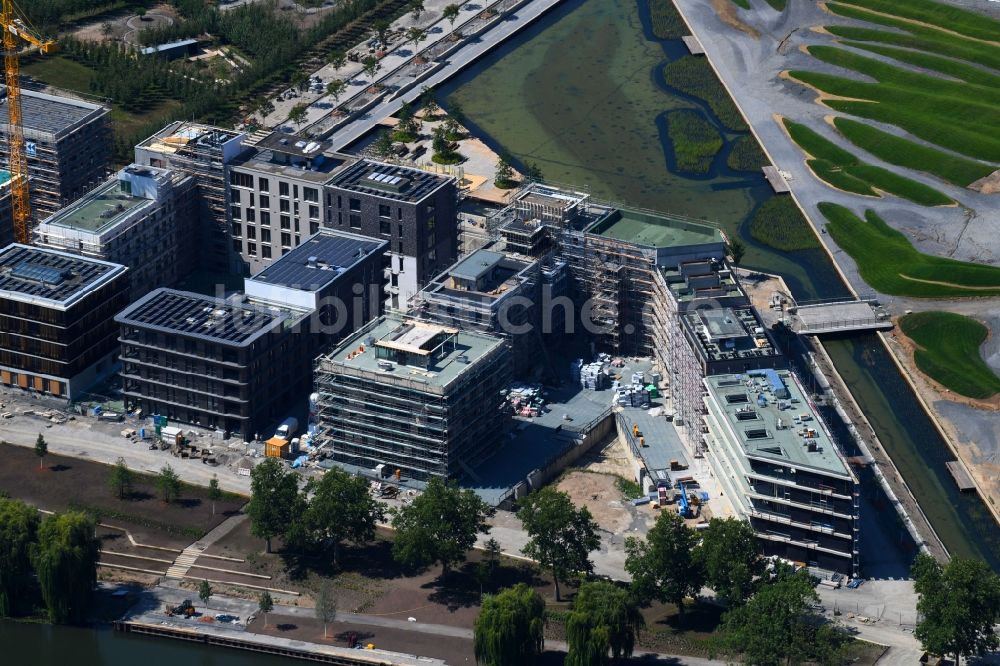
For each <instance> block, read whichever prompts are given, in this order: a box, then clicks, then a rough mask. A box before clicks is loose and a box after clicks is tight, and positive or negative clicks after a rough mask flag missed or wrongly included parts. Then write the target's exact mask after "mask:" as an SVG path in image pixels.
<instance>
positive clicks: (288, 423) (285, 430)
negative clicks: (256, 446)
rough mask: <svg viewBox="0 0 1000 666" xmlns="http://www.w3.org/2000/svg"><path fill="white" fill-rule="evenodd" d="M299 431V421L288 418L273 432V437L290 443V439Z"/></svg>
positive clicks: (291, 417) (292, 417)
mask: <svg viewBox="0 0 1000 666" xmlns="http://www.w3.org/2000/svg"><path fill="white" fill-rule="evenodd" d="M298 431H299V420H298V419H297V418H295V417H294V416H290V417H288V418H287V419H285V420H284V421H282V422H281V425H279V426H278V429H277V430H275V431H274V436H275V437H280V438H281V439H283V440H285V441H288V442H290V441H292V437H293V436H294V435H295V433H297V432H298Z"/></svg>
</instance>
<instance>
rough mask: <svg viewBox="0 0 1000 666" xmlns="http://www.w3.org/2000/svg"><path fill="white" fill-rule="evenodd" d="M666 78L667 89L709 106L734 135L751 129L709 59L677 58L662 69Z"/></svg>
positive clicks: (687, 56) (690, 56) (696, 57)
mask: <svg viewBox="0 0 1000 666" xmlns="http://www.w3.org/2000/svg"><path fill="white" fill-rule="evenodd" d="M663 78H664V80H665V81H666V83H667V85H668V86H672V87H674V88H676V89H677V90H680V91H681V92H683V93H686V94H688V95H691V96H692V97H696V98H698V99H700V100H702V101H704V102H705V103H706V104H708V106H709V108H711V109H712V112H713V113H714V114H715V115H716V117H717V118H718V119H719V122H721V123H722V124H723V125H725V126H726V127H727V128H728V129H731V130H733V131H734V132H745V131H746V130H747V129H748V128H747V124H746V122H744V120H743V116H741V115H740V112H739V109H737V108H736V104H734V103H733V100H732V99H730V98H729V93H727V92H726V89H725V88H724V87H723V86H722V83H720V82H719V79H718V78H716V76H715V72H713V71H712V66H711V65H709V64H708V59H707V58H704V57H701V56H692V55H686V56H684V57H682V58H678V59H677V60H675V61H673V62H670V63H667V64H666V65H665V66H664V67H663Z"/></svg>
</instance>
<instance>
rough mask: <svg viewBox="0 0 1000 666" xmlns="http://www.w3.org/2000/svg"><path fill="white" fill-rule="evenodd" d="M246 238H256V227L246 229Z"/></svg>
mask: <svg viewBox="0 0 1000 666" xmlns="http://www.w3.org/2000/svg"><path fill="white" fill-rule="evenodd" d="M247 238H252V239H256V238H257V227H249V226H248V227H247Z"/></svg>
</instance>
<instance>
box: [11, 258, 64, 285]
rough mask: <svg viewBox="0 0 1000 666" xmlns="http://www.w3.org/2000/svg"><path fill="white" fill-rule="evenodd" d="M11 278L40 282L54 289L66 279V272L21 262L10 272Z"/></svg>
mask: <svg viewBox="0 0 1000 666" xmlns="http://www.w3.org/2000/svg"><path fill="white" fill-rule="evenodd" d="M10 274H11V275H12V276H13V277H16V278H20V279H22V280H31V281H33V282H41V283H42V284H45V285H49V286H50V287H55V286H58V285H60V284H62V283H63V281H64V280H65V279H66V271H64V270H63V269H61V268H54V267H52V266H42V265H41V264H36V263H33V262H30V261H22V262H21V263H19V264H18V265H17V266H14V268H13V269H12V270H11V272H10Z"/></svg>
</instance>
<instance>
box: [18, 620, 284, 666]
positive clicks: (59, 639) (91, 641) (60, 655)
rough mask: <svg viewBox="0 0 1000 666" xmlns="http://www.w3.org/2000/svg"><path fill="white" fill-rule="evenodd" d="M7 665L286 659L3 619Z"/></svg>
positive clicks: (229, 664) (192, 665)
mask: <svg viewBox="0 0 1000 666" xmlns="http://www.w3.org/2000/svg"><path fill="white" fill-rule="evenodd" d="M0 647H2V648H3V659H2V660H0V661H3V663H6V664H32V665H33V666H63V665H64V664H72V665H78V666H119V665H121V664H140V663H141V664H142V666H280V665H281V664H285V665H287V664H289V663H295V662H293V661H291V660H289V659H288V658H285V657H276V656H269V655H260V654H256V653H253V652H244V651H242V650H233V649H229V648H223V647H218V646H211V647H209V646H205V645H199V644H197V643H186V642H182V641H173V640H164V639H161V640H151V639H149V638H145V637H142V636H134V635H130V634H126V633H121V632H116V631H112V630H111V628H110V627H105V628H95V629H88V628H79V627H63V626H52V625H48V624H34V623H26V622H0Z"/></svg>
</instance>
